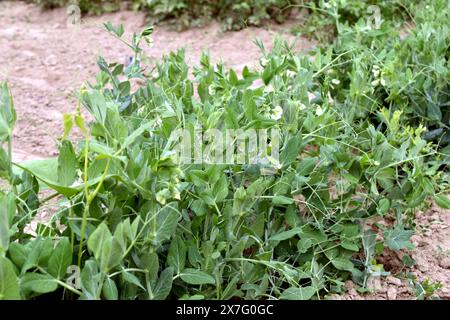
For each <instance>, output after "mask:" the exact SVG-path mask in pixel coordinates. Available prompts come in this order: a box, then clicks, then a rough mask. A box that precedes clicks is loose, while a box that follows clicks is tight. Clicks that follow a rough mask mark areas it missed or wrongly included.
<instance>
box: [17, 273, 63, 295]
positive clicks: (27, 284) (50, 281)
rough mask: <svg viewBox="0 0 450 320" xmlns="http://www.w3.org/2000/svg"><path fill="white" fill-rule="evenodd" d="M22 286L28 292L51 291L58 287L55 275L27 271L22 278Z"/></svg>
mask: <svg viewBox="0 0 450 320" xmlns="http://www.w3.org/2000/svg"><path fill="white" fill-rule="evenodd" d="M20 286H21V289H22V290H23V291H24V292H27V293H49V292H53V291H55V290H56V289H57V288H58V284H57V283H56V281H55V279H54V278H53V277H51V276H50V275H45V274H40V273H26V274H25V275H24V276H23V277H22V278H21V279H20Z"/></svg>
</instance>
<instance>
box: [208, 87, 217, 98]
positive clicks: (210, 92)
mask: <svg viewBox="0 0 450 320" xmlns="http://www.w3.org/2000/svg"><path fill="white" fill-rule="evenodd" d="M208 93H209V95H210V96H213V95H215V94H216V88H214V86H213V85H210V86H209V87H208Z"/></svg>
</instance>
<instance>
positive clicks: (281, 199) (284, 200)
mask: <svg viewBox="0 0 450 320" xmlns="http://www.w3.org/2000/svg"><path fill="white" fill-rule="evenodd" d="M272 203H273V204H274V205H288V204H293V203H294V199H292V198H288V197H285V196H275V197H273V198H272Z"/></svg>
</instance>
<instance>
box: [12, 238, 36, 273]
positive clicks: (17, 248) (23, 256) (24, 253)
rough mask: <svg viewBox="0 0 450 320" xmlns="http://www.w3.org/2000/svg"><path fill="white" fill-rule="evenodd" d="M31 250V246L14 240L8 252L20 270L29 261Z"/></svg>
mask: <svg viewBox="0 0 450 320" xmlns="http://www.w3.org/2000/svg"><path fill="white" fill-rule="evenodd" d="M30 251H31V250H30V247H29V246H24V245H23V244H20V243H17V242H12V243H11V244H10V245H9V250H8V254H9V257H10V258H11V260H12V262H13V263H14V264H15V265H16V266H17V268H19V270H21V269H22V267H23V265H24V264H25V262H26V261H27V258H28V256H29V254H30Z"/></svg>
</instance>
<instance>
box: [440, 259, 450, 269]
mask: <svg viewBox="0 0 450 320" xmlns="http://www.w3.org/2000/svg"><path fill="white" fill-rule="evenodd" d="M439 265H440V266H441V267H442V268H444V269H450V257H444V258H442V259H441V260H440V261H439Z"/></svg>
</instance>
